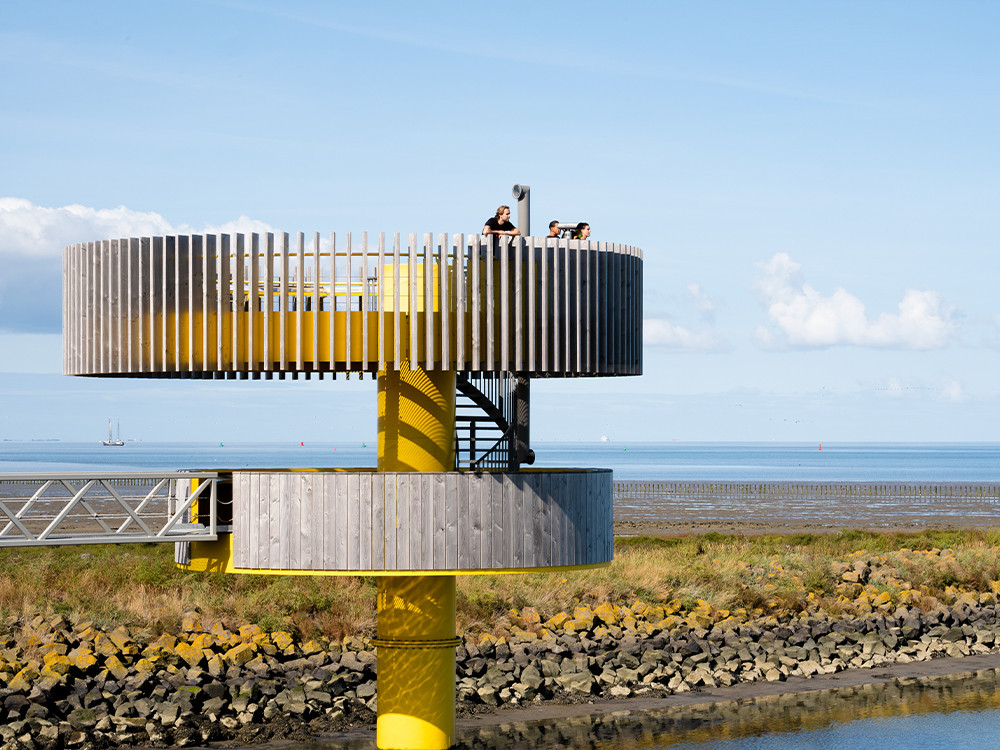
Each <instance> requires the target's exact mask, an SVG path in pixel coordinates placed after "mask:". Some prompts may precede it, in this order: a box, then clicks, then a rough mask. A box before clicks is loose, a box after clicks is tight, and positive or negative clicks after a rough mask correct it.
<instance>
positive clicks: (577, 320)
mask: <svg viewBox="0 0 1000 750" xmlns="http://www.w3.org/2000/svg"><path fill="white" fill-rule="evenodd" d="M589 244H590V243H584V242H580V243H579V244H578V245H577V247H576V252H575V253H574V254H573V255H574V261H575V266H576V268H575V271H576V273H575V274H574V276H575V277H576V278H575V280H576V310H575V314H574V316H573V317H574V326H573V327H574V328H575V329H576V334H575V338H576V371H577V372H582V371H583V327H584V324H583V310H584V307H583V258H584V252H585V251H584V245H589Z"/></svg>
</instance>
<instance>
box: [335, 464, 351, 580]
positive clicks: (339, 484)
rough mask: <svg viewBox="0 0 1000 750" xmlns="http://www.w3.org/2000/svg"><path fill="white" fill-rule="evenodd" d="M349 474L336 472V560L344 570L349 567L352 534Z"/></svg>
mask: <svg viewBox="0 0 1000 750" xmlns="http://www.w3.org/2000/svg"><path fill="white" fill-rule="evenodd" d="M347 477H348V475H347V474H334V475H333V484H334V493H335V494H334V497H335V505H334V507H335V511H334V513H335V515H334V518H335V519H336V520H335V525H334V528H335V529H336V534H337V539H336V560H337V569H338V570H344V569H345V568H346V567H347V544H348V536H350V525H349V520H348V510H347V505H348V493H347Z"/></svg>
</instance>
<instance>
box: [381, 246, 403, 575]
mask: <svg viewBox="0 0 1000 750" xmlns="http://www.w3.org/2000/svg"><path fill="white" fill-rule="evenodd" d="M397 265H398V264H397ZM398 487H399V485H398V483H397V482H396V475H395V474H389V475H386V477H385V505H384V508H385V510H384V511H383V527H382V537H383V539H384V540H385V541H384V547H385V549H384V552H383V554H384V558H385V568H386V570H393V569H395V568H396V495H397V493H398Z"/></svg>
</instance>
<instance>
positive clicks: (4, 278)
mask: <svg viewBox="0 0 1000 750" xmlns="http://www.w3.org/2000/svg"><path fill="white" fill-rule="evenodd" d="M998 31H1000V4H998V3H993V2H973V1H971V0H964V1H963V0H956V1H953V2H922V1H921V0H905V1H904V2H897V1H895V0H880V2H874V3H873V2H868V1H864V2H861V1H858V2H853V1H852V0H837V1H835V2H834V1H830V2H825V1H824V0H816V1H814V2H808V3H802V2H768V1H767V0H763V1H761V2H753V3H746V2H742V1H739V0H733V1H731V2H727V1H718V2H712V1H710V0H709V1H708V2H699V3H693V2H662V3H632V2H627V1H625V2H619V3H589V2H573V3H560V2H551V3H534V4H530V6H529V5H527V4H526V6H525V7H516V6H509V7H508V6H498V5H497V4H495V3H470V2H462V3H458V2H455V3H451V2H436V3H404V2H399V3H396V2H380V3H356V2H351V3H347V2H344V3H340V2H304V1H301V0H287V1H286V2H283V3H281V4H280V7H279V6H278V4H274V3H264V2H254V1H247V2H243V1H233V2H229V1H227V0H206V1H205V2H194V1H191V0H175V1H173V2H142V3H137V2H96V1H95V2H90V3H79V2H21V1H20V0H5V2H3V3H2V4H0V102H2V105H0V440H31V439H60V440H72V441H90V440H97V439H100V438H101V437H103V435H104V430H105V429H106V424H107V420H108V418H109V417H113V418H114V419H116V420H120V422H121V426H122V427H121V429H122V436H123V437H128V438H132V439H140V440H145V441H203V440H207V441H216V440H229V441H236V440H242V441H275V440H276V441H284V440H295V441H298V440H303V441H305V440H309V441H313V442H315V441H348V442H350V441H355V440H371V439H373V438H374V436H375V431H376V420H375V383H374V381H372V380H370V379H366V380H363V381H359V380H358V378H357V377H353V378H352V379H351V380H349V381H348V380H345V379H344V378H339V379H338V380H336V381H331V380H324V381H258V382H252V381H248V382H240V381H218V382H213V381H169V380H159V381H157V380H117V379H116V380H104V379H87V378H69V377H65V376H63V375H62V374H61V309H60V305H61V283H62V281H61V252H62V248H63V247H64V246H66V245H68V244H71V243H75V242H81V241H87V240H97V239H109V238H115V237H125V236H141V235H149V234H169V233H177V232H201V231H288V232H298V231H303V232H306V233H310V232H313V231H319V232H321V233H323V234H326V233H328V232H330V231H337V232H358V233H360V232H362V231H367V232H369V233H378V232H387V233H392V232H397V231H398V232H402V233H409V232H448V233H457V232H473V231H477V230H478V229H479V228H480V227H482V225H483V223H484V221H485V219H486V218H488V217H489V216H491V215H492V213H493V211H494V209H495V208H496V206H497V205H499V204H501V203H508V204H513V203H514V199H513V198H512V197H511V187H512V186H513V185H514V184H515V183H521V184H527V185H530V186H531V199H532V205H531V214H532V219H533V226H532V229H533V230H534V232H533V233H535V234H543V233H544V226H545V225H546V224H547V223H548V220H549V219H552V218H555V219H559V220H561V221H581V220H585V221H588V222H589V223H590V224H591V227H592V229H593V237H592V238H593V239H595V240H606V241H612V242H621V243H626V244H630V245H634V246H637V247H639V248H641V249H642V251H643V254H644V274H645V279H644V281H645V283H644V300H645V313H644V372H643V375H642V376H641V377H634V378H611V379H577V380H556V379H553V380H546V381H535V382H534V385H533V389H532V439H533V440H534V441H541V442H544V441H567V440H584V441H591V440H599V439H600V438H601V436H602V435H605V436H608V437H609V438H610V439H612V440H615V441H671V440H678V441H782V442H807V443H808V442H816V443H823V442H827V443H833V442H874V441H879V442H881V441H906V442H944V441H948V442H951V441H958V442H964V441H970V442H980V441H994V442H995V441H1000V382H998V378H997V374H996V373H997V370H998V364H1000V294H998V292H997V290H998V281H1000V274H998V261H997V257H998V252H997V251H998V243H1000V240H998V236H1000V234H998V231H997V229H998V226H997V224H998V222H997V216H998V213H997V211H996V206H997V205H998V204H1000V148H998V145H997V144H998V141H997V136H996V128H997V122H1000V46H998V45H997V44H996V38H997V33H998ZM514 218H515V219H516V211H515V217H514ZM0 450H2V447H0Z"/></svg>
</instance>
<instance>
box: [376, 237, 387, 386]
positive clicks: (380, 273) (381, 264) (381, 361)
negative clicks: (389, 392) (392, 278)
mask: <svg viewBox="0 0 1000 750" xmlns="http://www.w3.org/2000/svg"><path fill="white" fill-rule="evenodd" d="M375 278H376V279H378V288H377V290H376V294H377V295H378V299H377V300H376V302H375V310H376V311H377V312H378V316H377V317H376V319H375V321H376V325H378V371H379V372H385V232H379V233H378V268H377V269H376V271H375Z"/></svg>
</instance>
